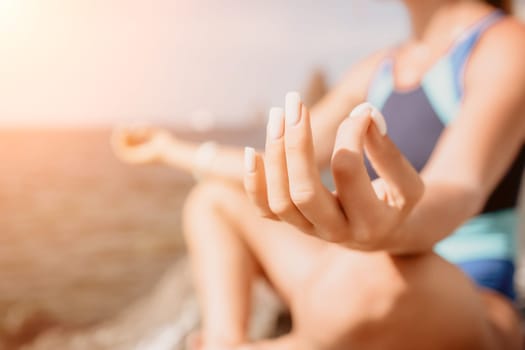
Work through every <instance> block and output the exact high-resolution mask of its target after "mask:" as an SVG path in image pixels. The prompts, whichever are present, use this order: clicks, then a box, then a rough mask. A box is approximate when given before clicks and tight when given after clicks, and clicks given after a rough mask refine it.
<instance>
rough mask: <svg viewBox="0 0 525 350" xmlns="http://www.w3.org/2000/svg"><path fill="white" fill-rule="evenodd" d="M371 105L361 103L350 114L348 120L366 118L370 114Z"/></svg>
mask: <svg viewBox="0 0 525 350" xmlns="http://www.w3.org/2000/svg"><path fill="white" fill-rule="evenodd" d="M371 109H372V105H371V104H370V103H368V102H364V103H361V104H360V105H358V106H357V107H355V108H354V109H353V110H352V112H350V118H361V117H366V116H367V115H369V114H370V111H371Z"/></svg>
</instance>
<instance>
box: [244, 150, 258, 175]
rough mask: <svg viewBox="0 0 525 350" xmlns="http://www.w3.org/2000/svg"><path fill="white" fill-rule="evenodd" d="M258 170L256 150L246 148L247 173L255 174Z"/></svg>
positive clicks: (245, 162) (245, 167)
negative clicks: (256, 169)
mask: <svg viewBox="0 0 525 350" xmlns="http://www.w3.org/2000/svg"><path fill="white" fill-rule="evenodd" d="M255 168H256V163H255V149H253V148H252V147H245V148H244V170H245V171H246V172H247V173H249V174H250V173H254V172H255Z"/></svg>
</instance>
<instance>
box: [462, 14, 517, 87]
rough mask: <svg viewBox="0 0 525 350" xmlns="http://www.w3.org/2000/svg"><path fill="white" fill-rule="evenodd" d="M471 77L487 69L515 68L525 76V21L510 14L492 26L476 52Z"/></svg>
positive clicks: (468, 74) (515, 70)
mask: <svg viewBox="0 0 525 350" xmlns="http://www.w3.org/2000/svg"><path fill="white" fill-rule="evenodd" d="M470 61H471V62H470V64H469V68H468V69H467V72H466V74H467V76H466V78H467V79H468V77H469V76H483V73H485V72H491V71H492V72H497V71H500V72H505V71H509V70H512V71H513V72H514V73H515V74H516V75H517V76H520V75H521V74H520V73H522V74H523V75H524V76H525V65H524V64H523V62H525V24H524V23H523V22H522V21H520V20H519V19H517V18H516V17H513V16H506V17H505V18H503V19H501V20H500V21H498V22H497V23H495V24H494V25H492V26H491V28H489V29H488V30H487V31H486V32H485V33H484V35H483V36H482V37H481V39H480V40H479V43H478V45H477V47H476V48H475V50H474V51H473V53H472V57H471V60H470Z"/></svg>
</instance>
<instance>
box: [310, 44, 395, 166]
mask: <svg viewBox="0 0 525 350" xmlns="http://www.w3.org/2000/svg"><path fill="white" fill-rule="evenodd" d="M386 52H387V51H386V50H383V51H380V52H377V53H375V54H373V55H371V56H369V57H368V58H366V59H364V60H362V61H360V62H358V63H357V64H355V65H354V66H353V67H352V68H351V69H350V70H349V71H348V73H347V74H346V75H345V76H344V77H343V79H342V80H341V81H340V82H339V83H338V84H337V85H336V86H335V87H334V88H333V89H331V90H330V92H328V93H327V94H326V95H325V96H324V97H323V98H322V99H321V100H320V101H319V102H318V103H317V104H316V105H315V106H313V107H312V110H311V114H312V133H313V139H314V146H315V155H316V159H317V163H318V165H319V166H320V167H325V166H327V165H328V164H329V162H330V158H331V155H332V149H333V146H334V141H335V135H336V132H337V128H338V127H339V124H340V123H341V122H342V120H343V119H344V118H345V117H346V116H347V115H348V113H350V111H351V110H352V109H353V108H354V107H355V106H356V105H358V104H359V103H361V102H363V101H365V100H366V98H367V94H368V86H369V83H370V81H371V79H372V77H373V76H374V74H375V71H376V69H377V66H378V65H379V63H380V62H381V60H382V59H383V58H384V57H385V54H386Z"/></svg>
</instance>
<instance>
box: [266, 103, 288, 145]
mask: <svg viewBox="0 0 525 350" xmlns="http://www.w3.org/2000/svg"><path fill="white" fill-rule="evenodd" d="M283 120H284V109H282V108H280V107H273V108H272V109H270V114H269V117H268V128H267V133H268V136H269V137H270V138H271V139H273V140H277V139H279V138H281V137H282V136H283V134H284V123H283Z"/></svg>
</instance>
